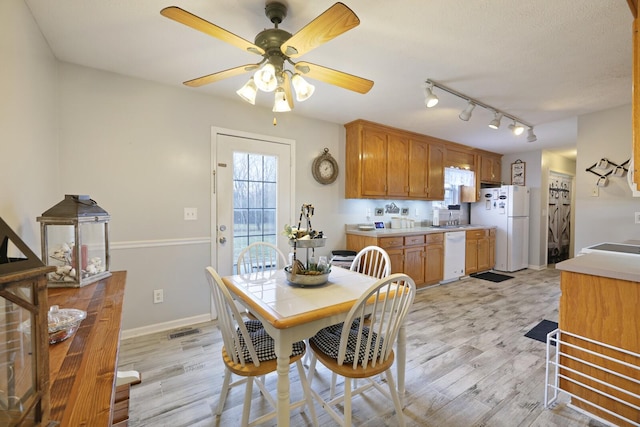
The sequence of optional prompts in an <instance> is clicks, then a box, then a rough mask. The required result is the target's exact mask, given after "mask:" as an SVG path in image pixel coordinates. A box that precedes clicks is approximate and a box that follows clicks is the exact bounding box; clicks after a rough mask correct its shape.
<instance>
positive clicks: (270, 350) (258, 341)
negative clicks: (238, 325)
mask: <svg viewBox="0 0 640 427" xmlns="http://www.w3.org/2000/svg"><path fill="white" fill-rule="evenodd" d="M244 324H245V325H246V327H247V331H249V335H250V336H251V343H252V344H253V348H255V350H256V353H257V354H258V360H259V361H260V362H264V361H267V360H273V359H276V351H275V348H274V342H273V338H271V337H270V336H269V334H267V331H265V330H264V327H263V326H262V322H260V321H259V320H247V321H245V322H244ZM237 334H238V337H239V344H240V349H241V351H242V355H243V357H244V360H245V362H252V359H251V354H250V353H249V350H248V349H247V344H246V342H245V340H244V338H243V337H242V334H241V333H240V330H239V329H238V330H237ZM304 350H305V346H304V341H298V342H294V343H293V351H292V352H291V356H298V355H300V354H303V353H304Z"/></svg>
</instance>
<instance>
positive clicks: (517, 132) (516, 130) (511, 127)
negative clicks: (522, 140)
mask: <svg viewBox="0 0 640 427" xmlns="http://www.w3.org/2000/svg"><path fill="white" fill-rule="evenodd" d="M509 130H511V132H513V134H514V135H516V136H518V135H522V132H524V126H522V125H519V124H517V123H516V122H515V120H514V121H513V123H511V124H510V125H509Z"/></svg>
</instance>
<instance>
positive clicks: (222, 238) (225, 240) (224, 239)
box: [218, 237, 227, 245]
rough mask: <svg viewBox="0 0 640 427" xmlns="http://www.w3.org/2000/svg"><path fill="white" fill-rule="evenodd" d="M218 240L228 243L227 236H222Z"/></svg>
mask: <svg viewBox="0 0 640 427" xmlns="http://www.w3.org/2000/svg"><path fill="white" fill-rule="evenodd" d="M218 241H219V242H220V243H222V244H223V245H224V244H225V243H227V238H226V237H221V238H219V239H218Z"/></svg>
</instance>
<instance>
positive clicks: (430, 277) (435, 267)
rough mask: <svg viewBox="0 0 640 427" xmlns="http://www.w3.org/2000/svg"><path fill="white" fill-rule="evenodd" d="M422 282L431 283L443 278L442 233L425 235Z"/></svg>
mask: <svg viewBox="0 0 640 427" xmlns="http://www.w3.org/2000/svg"><path fill="white" fill-rule="evenodd" d="M425 243H426V245H425V247H424V257H425V263H424V283H425V285H432V284H435V283H438V282H440V281H441V280H442V279H443V278H444V274H443V273H444V271H443V269H444V233H432V234H427V235H426V242H425Z"/></svg>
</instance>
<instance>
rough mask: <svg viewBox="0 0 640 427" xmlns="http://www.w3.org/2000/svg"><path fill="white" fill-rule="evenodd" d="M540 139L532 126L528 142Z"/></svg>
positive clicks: (528, 133) (528, 134)
mask: <svg viewBox="0 0 640 427" xmlns="http://www.w3.org/2000/svg"><path fill="white" fill-rule="evenodd" d="M537 140H538V137H537V136H536V134H535V133H533V128H532V127H530V128H529V130H528V131H527V142H536V141H537Z"/></svg>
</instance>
